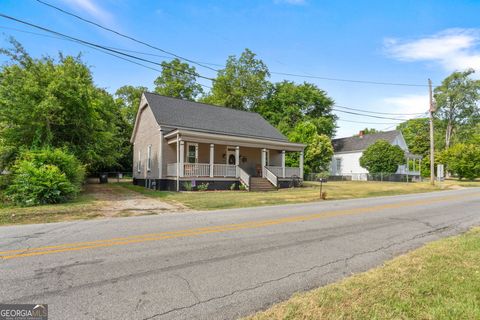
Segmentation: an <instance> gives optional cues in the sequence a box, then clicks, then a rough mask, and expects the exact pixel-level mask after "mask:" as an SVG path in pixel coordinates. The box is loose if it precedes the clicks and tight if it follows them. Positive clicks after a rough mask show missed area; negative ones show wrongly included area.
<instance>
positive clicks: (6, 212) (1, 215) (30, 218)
mask: <svg viewBox="0 0 480 320" xmlns="http://www.w3.org/2000/svg"><path fill="white" fill-rule="evenodd" d="M93 200H94V199H93V197H92V196H91V195H89V194H81V195H80V196H79V197H78V198H77V199H75V200H74V201H71V202H68V203H62V204H52V205H44V206H37V207H26V208H22V207H14V206H6V205H3V206H2V205H0V225H6V224H22V223H47V222H58V221H66V220H76V219H91V218H95V217H98V216H100V214H99V213H98V212H96V210H95V207H94V205H93Z"/></svg>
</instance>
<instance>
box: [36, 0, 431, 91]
mask: <svg viewBox="0 0 480 320" xmlns="http://www.w3.org/2000/svg"><path fill="white" fill-rule="evenodd" d="M36 1H37V2H38V3H40V4H43V5H45V6H48V7H50V8H53V9H55V10H58V11H60V12H62V13H64V14H67V15H69V16H72V17H75V18H77V19H79V20H81V21H84V22H86V23H89V24H92V25H94V26H96V27H99V28H102V29H104V30H107V31H109V32H112V33H115V34H117V35H119V36H121V37H124V38H126V39H129V40H131V41H134V42H137V43H140V44H143V45H145V46H147V47H149V48H152V49H155V50H158V51H161V52H163V53H166V54H169V55H171V56H174V57H176V58H179V59H182V60H185V61H188V62H191V63H193V64H196V65H198V66H201V67H203V68H207V69H210V70H212V71H215V72H218V71H219V70H218V69H215V68H212V67H209V66H207V65H215V66H220V67H224V66H222V65H219V64H214V63H206V62H199V61H196V60H192V59H188V58H185V57H182V56H180V55H177V54H175V53H173V52H170V51H167V50H165V49H162V48H159V47H156V46H154V45H151V44H149V43H147V42H144V41H142V40H138V39H136V38H134V37H132V36H129V35H126V34H123V33H121V32H119V31H116V30H114V29H111V28H108V27H105V26H103V25H101V24H99V23H97V22H95V21H91V20H89V19H86V18H83V17H81V16H79V15H77V14H74V13H72V12H69V11H67V10H65V9H62V8H60V7H58V6H55V5H52V4H50V3H48V2H45V1H42V0H36ZM136 53H137V54H146V53H140V52H136ZM270 73H271V74H278V75H283V76H291V77H300V78H310V79H320V80H328V81H338V82H350V83H363V84H373V85H383V86H407V87H427V86H428V85H425V84H415V83H397V82H383V81H370V80H359V79H345V78H335V77H325V76H316V75H305V74H303V75H302V74H295V73H287V72H276V71H272V72H270Z"/></svg>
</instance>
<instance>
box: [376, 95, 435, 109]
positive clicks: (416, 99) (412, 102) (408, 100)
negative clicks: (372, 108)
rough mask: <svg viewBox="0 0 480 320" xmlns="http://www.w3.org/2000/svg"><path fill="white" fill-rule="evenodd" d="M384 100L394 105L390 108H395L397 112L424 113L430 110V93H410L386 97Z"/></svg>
mask: <svg viewBox="0 0 480 320" xmlns="http://www.w3.org/2000/svg"><path fill="white" fill-rule="evenodd" d="M383 102H384V103H385V104H387V105H389V106H392V107H394V108H389V110H395V111H394V112H395V113H422V112H426V111H427V110H428V105H429V97H428V94H424V95H417V94H408V95H403V96H397V97H389V98H385V99H383Z"/></svg>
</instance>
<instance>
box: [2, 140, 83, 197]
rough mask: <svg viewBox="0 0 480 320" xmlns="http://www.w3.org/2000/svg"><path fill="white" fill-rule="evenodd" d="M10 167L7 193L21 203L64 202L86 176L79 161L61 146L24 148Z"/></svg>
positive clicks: (71, 195)
mask: <svg viewBox="0 0 480 320" xmlns="http://www.w3.org/2000/svg"><path fill="white" fill-rule="evenodd" d="M11 171H12V173H11V174H10V177H9V179H10V180H9V186H8V187H7V190H6V195H7V197H8V199H9V200H11V201H12V202H13V203H15V204H17V205H22V206H33V205H40V204H49V203H60V202H65V201H67V200H69V199H72V198H73V197H75V196H76V195H77V194H78V192H80V189H81V186H82V183H83V181H84V179H85V168H84V167H83V165H82V164H81V163H80V161H79V160H78V159H77V158H75V156H73V155H71V154H69V153H67V152H66V151H64V150H62V149H40V150H25V151H23V152H21V153H20V155H19V157H18V158H17V160H16V162H15V164H14V165H13V167H12V168H11Z"/></svg>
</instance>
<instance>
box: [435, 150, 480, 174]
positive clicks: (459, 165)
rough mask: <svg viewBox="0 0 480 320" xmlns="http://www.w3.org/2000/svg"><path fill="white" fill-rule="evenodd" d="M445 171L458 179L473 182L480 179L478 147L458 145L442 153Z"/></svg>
mask: <svg viewBox="0 0 480 320" xmlns="http://www.w3.org/2000/svg"><path fill="white" fill-rule="evenodd" d="M442 157H443V160H444V162H445V164H446V166H447V170H448V171H450V172H452V173H453V174H455V175H456V176H457V177H458V178H459V179H463V178H466V179H469V180H473V179H475V178H478V177H480V147H479V146H478V145H475V144H463V143H459V144H456V145H454V146H453V147H450V148H449V149H447V150H445V151H444V152H443V153H442Z"/></svg>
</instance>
